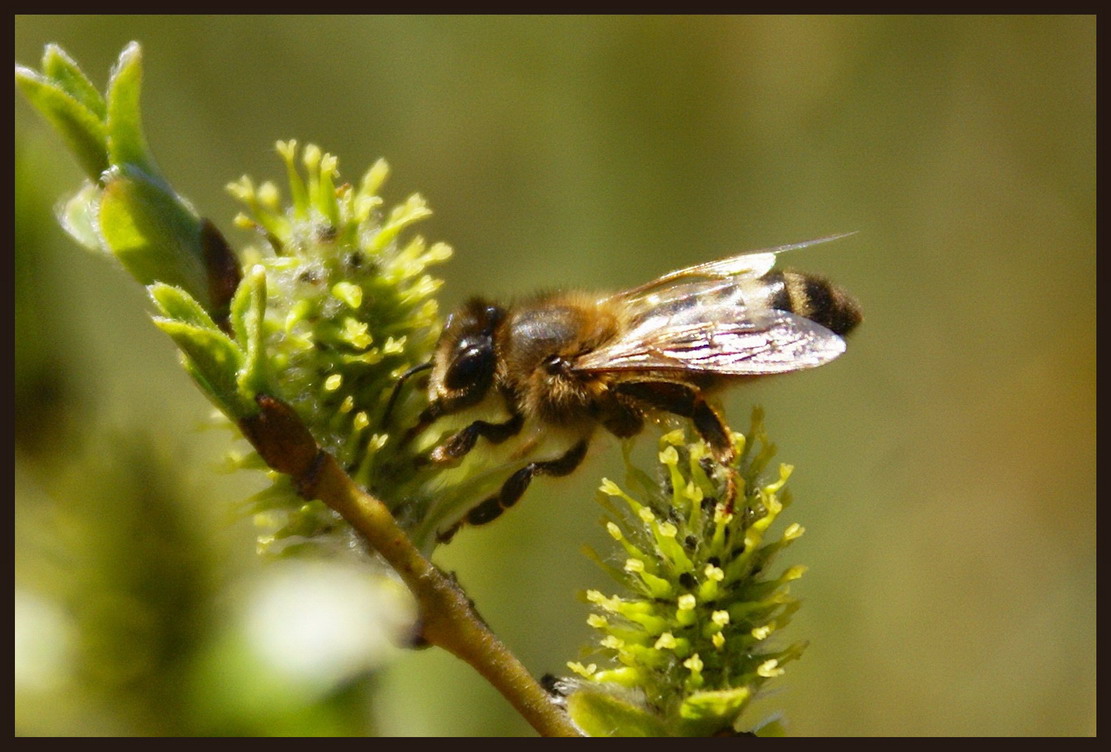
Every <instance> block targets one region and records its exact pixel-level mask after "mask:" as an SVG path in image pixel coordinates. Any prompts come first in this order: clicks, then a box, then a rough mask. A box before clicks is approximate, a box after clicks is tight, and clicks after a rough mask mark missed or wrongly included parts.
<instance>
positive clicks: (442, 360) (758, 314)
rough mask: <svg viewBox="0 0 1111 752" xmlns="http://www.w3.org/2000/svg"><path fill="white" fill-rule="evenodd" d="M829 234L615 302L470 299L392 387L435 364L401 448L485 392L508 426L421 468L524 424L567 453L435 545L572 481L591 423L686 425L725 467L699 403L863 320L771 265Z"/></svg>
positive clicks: (655, 283)
mask: <svg viewBox="0 0 1111 752" xmlns="http://www.w3.org/2000/svg"><path fill="white" fill-rule="evenodd" d="M838 237H843V236H841V235H837V236H831V237H827V238H821V239H818V240H812V241H808V242H804V243H795V244H791V245H784V246H779V247H776V248H769V249H765V250H761V251H755V252H752V253H746V254H742V255H738V256H732V257H729V258H724V259H721V260H718V261H712V262H709V263H704V264H698V265H695V266H690V267H687V268H685V269H680V270H678V271H673V272H670V273H668V274H665V275H663V276H662V277H659V278H657V279H655V280H652V281H651V282H648V283H646V284H643V285H640V286H639V287H634V288H632V289H629V290H625V291H623V292H618V293H614V294H608V295H607V294H603V295H597V294H589V293H583V292H557V293H548V294H542V295H538V296H535V297H533V298H530V299H526V300H523V301H521V302H519V303H516V304H514V305H508V306H506V305H500V304H497V303H494V302H491V301H487V300H484V299H481V298H474V299H472V300H470V301H468V302H467V303H466V304H465V305H463V306H462V307H461V308H460V309H459V310H457V311H455V312H454V313H452V314H451V316H450V317H449V318H448V320H447V323H446V325H445V327H444V329H443V332H442V333H441V335H440V338H439V341H438V343H437V345H436V349H435V352H434V355H433V358H432V360H431V362H429V363H425V364H422V365H421V366H417V367H416V368H414V369H411V370H410V372H409V373H407V374H406V375H405V376H404V377H403V378H402V380H401V381H399V382H398V387H400V386H401V383H402V381H404V379H405V378H407V377H408V376H410V375H412V374H413V373H414V372H416V371H419V370H426V369H431V375H430V377H429V380H428V397H429V405H428V407H427V408H426V409H425V410H424V411H423V412H422V413H421V414H420V417H419V418H418V421H417V424H416V425H415V426H413V427H412V428H411V429H409V431H408V433H407V434H405V437H404V439H403V440H404V441H409V440H411V439H412V438H413V437H414V436H415V435H417V434H419V433H421V432H422V431H424V430H425V429H426V428H428V427H429V426H430V425H432V424H433V423H435V422H436V421H437V420H439V419H440V418H442V417H444V416H448V415H453V414H456V413H460V412H462V411H465V410H468V409H469V408H472V407H474V406H476V405H478V404H479V403H480V402H483V401H484V400H487V399H489V398H490V397H491V395H494V397H495V400H496V401H500V402H501V403H502V404H503V405H504V414H506V415H508V418H507V419H505V420H501V421H498V422H494V421H487V420H475V421H473V422H471V423H469V424H468V425H466V426H465V427H464V428H462V429H461V430H458V431H456V432H454V433H452V434H451V435H450V436H448V437H447V438H446V440H444V441H442V443H440V444H439V445H438V446H436V447H435V448H434V449H432V451H431V453H430V454H429V456H428V459H429V460H431V461H432V462H436V463H451V462H453V461H456V460H459V459H461V458H462V457H463V456H464V455H466V454H467V453H468V452H470V451H471V450H472V449H473V448H474V447H475V445H476V444H477V442H478V441H479V440H483V441H486V442H490V443H492V444H500V443H502V442H504V441H506V440H507V439H509V438H511V437H514V436H517V435H518V434H521V433H522V429H524V428H525V426H527V425H531V426H532V433H533V434H534V435H535V434H539V433H545V432H561V433H563V434H564V435H566V436H568V437H569V440H568V441H567V442H566V444H565V445H569V448H567V449H565V450H562V449H561V453H559V454H556V455H554V456H551V457H550V458H547V459H541V460H537V461H531V462H528V463H527V464H526V465H524V466H523V467H522V468H521V469H519V470H517V471H516V472H514V473H513V474H512V475H510V476H509V477H508V479H507V480H506V481H505V482H504V483H503V484H502V485H501V488H500V490H499V491H498V492H497V493H495V494H494V495H492V496H490V497H489V498H487V499H485V500H484V501H482V502H480V503H479V504H477V506H474V507H473V508H471V509H470V511H469V512H467V513H466V514H465V516H464V517H463V519H462V520H461V521H460V522H459V523H457V524H456V525H455V526H453V527H452V528H450V529H449V530H447V531H446V532H442V533H441V534H440V539H441V540H442V541H443V540H447V539H449V538H450V537H451V536H452V535H453V534H454V532H455V530H456V529H457V528H458V527H459V526H460V525H461V524H463V523H469V524H472V525H478V524H483V523H486V522H489V521H490V520H493V519H494V518H495V517H497V516H499V515H500V514H501V513H502V512H503V511H505V510H506V509H508V508H509V507H511V506H513V505H514V504H515V503H516V502H517V501H518V500H519V499H520V498H521V495H522V494H523V493H524V492H525V490H526V488H528V486H529V483H530V482H531V481H532V479H533V478H534V477H536V476H537V475H551V476H563V475H567V474H569V473H571V472H572V471H573V470H575V468H576V467H578V465H579V464H580V463H581V462H582V461H583V458H584V457H585V455H586V450H587V446H588V444H589V442H590V439H591V437H592V435H593V434H594V432H595V430H596V428H597V427H598V426H599V425H600V426H602V427H603V428H605V429H606V430H607V431H609V432H610V433H612V434H614V435H615V436H618V437H621V438H626V437H630V436H634V435H636V434H637V433H639V432H640V431H641V430H642V428H643V427H644V424H645V421H646V420H647V419H649V418H651V417H653V416H655V415H657V414H659V413H672V414H674V415H678V416H681V417H684V418H688V419H690V421H691V423H692V424H693V426H694V428H695V429H696V430H697V432H698V433H699V434H700V435H701V437H702V438H703V439H704V440H705V442H706V444H707V446H708V447H709V449H710V451H711V453H712V455H713V457H714V459H715V460H717V461H718V462H720V463H722V464H728V463H729V462H730V461H731V460H732V459H733V443H732V439H731V437H730V434H729V431H728V429H727V428H726V425H725V422H724V421H723V419H722V417H721V415H720V414H719V412H718V410H717V409H716V408H715V407H713V406H712V405H711V404H710V403H708V402H707V400H706V396H707V394H709V393H710V392H712V391H713V390H715V389H717V388H719V387H722V386H728V385H730V384H733V383H736V382H739V381H742V380H744V379H748V378H751V377H755V376H765V375H770V374H778V373H789V372H791V371H799V370H802V369H806V368H814V367H817V366H820V365H823V364H825V363H828V362H829V361H831V360H833V359H834V358H836V357H837V356H838V355H840V354H841V353H843V352H844V351H845V340H844V339H843V337H844V335H846V334H848V333H849V332H850V331H851V330H852V329H853V328H854V327H856V326H857V324H859V323H860V320H861V313H860V308H859V306H858V305H857V303H856V301H855V300H853V298H851V297H850V296H849V295H848V294H847V293H846V292H844V291H843V290H842V289H840V288H839V287H836V286H834V285H833V284H832V283H830V282H829V281H827V280H825V279H823V278H822V277H818V276H815V275H812V274H807V273H802V272H793V271H779V270H776V269H774V268H773V267H774V266H775V260H776V255H777V254H779V253H782V252H783V251H788V250H793V249H798V248H803V247H806V246H810V245H814V244H815V243H820V242H825V241H828V240H833V239H835V238H838ZM397 391H398V390H397V389H395V390H394V394H393V398H396V396H397ZM392 402H393V399H391V403H390V406H392ZM386 412H387V414H388V412H389V407H387V411H386Z"/></svg>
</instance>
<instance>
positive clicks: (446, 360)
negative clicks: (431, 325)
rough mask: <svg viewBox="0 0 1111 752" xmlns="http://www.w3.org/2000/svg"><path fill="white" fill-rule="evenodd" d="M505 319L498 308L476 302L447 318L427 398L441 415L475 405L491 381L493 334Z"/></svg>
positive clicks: (503, 313)
mask: <svg viewBox="0 0 1111 752" xmlns="http://www.w3.org/2000/svg"><path fill="white" fill-rule="evenodd" d="M504 318H505V311H504V309H502V308H501V307H499V306H497V305H494V304H492V303H488V302H486V301H484V300H480V299H478V298H475V299H472V300H470V301H468V302H467V303H466V304H465V305H464V306H463V307H462V308H460V309H459V310H457V311H456V312H455V313H453V314H451V315H450V316H449V317H448V320H447V323H446V324H445V325H444V331H443V333H442V334H441V335H440V341H439V343H437V345H436V353H435V355H434V356H433V357H432V378H431V379H430V380H429V398H430V399H431V400H433V401H436V402H439V403H440V404H441V405H442V407H443V410H444V411H445V412H453V411H455V410H460V409H462V408H465V407H469V406H470V405H474V404H477V403H478V402H481V401H482V398H483V397H485V396H486V392H487V391H488V390H489V389H490V384H492V383H493V381H494V371H495V369H496V368H497V353H496V352H495V349H494V333H495V331H496V330H497V327H498V325H499V324H500V323H501V322H502V320H503V319H504Z"/></svg>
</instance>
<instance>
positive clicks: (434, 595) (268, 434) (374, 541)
mask: <svg viewBox="0 0 1111 752" xmlns="http://www.w3.org/2000/svg"><path fill="white" fill-rule="evenodd" d="M256 401H257V403H258V406H259V408H260V412H259V413H258V414H257V415H254V416H251V417H249V418H244V419H243V420H241V421H240V423H239V425H240V428H241V429H242V430H243V433H244V435H245V436H246V437H247V439H248V440H249V441H250V442H251V444H252V445H253V446H254V447H255V449H256V450H257V451H258V453H259V455H260V456H261V457H262V458H263V460H265V461H266V463H267V464H268V465H269V466H270V467H271V468H273V469H274V470H277V471H278V472H281V473H285V474H287V475H289V476H291V478H292V479H293V482H294V485H295V486H296V488H297V491H298V493H300V494H301V496H303V497H304V498H306V499H319V500H320V501H322V502H324V503H325V504H327V505H328V506H329V507H331V508H332V509H334V510H335V511H336V512H338V513H339V514H340V515H342V516H343V518H344V519H345V520H347V522H348V523H350V524H351V526H352V527H353V528H354V529H355V530H357V531H358V532H359V533H360V534H361V535H362V536H363V537H364V538H365V539H366V541H367V543H369V544H370V545H371V546H372V547H373V548H374V550H376V551H377V552H378V553H379V554H380V555H381V556H382V558H383V559H385V560H386V562H387V563H389V565H390V566H391V567H393V569H394V570H395V571H397V573H398V574H399V575H400V576H401V579H402V580H403V581H404V582H405V584H406V585H407V586H408V587H409V589H410V591H412V593H413V595H414V597H415V598H416V600H417V605H418V609H419V613H420V627H419V628H420V637H421V638H423V640H424V641H425V642H427V643H429V644H431V645H435V646H437V647H440V648H443V649H444V650H447V651H448V652H449V653H451V654H452V655H455V656H456V657H458V658H461V659H462V660H464V661H466V662H467V663H468V664H470V665H471V666H472V667H473V668H474V669H475V670H476V671H478V672H479V673H480V674H481V675H482V676H483V677H484V678H485V679H486V680H487V681H489V682H490V684H492V685H493V686H494V687H495V688H496V689H497V690H498V691H499V692H501V693H502V695H503V696H504V697H505V698H506V699H507V700H508V701H509V702H510V704H512V705H513V707H514V708H516V709H517V711H518V712H519V713H520V714H521V715H522V716H523V717H524V718H525V720H526V721H528V722H529V723H530V724H531V725H532V727H533V728H534V729H536V731H537V732H538V733H540V734H541V735H543V736H579V735H580V734H579V732H578V731H577V729H576V728H575V726H574V725H573V724H572V723H571V721H570V720H569V719H568V717H567V715H566V713H565V712H564V711H563V709H562V708H560V707H559V706H558V705H556V704H555V703H554V702H552V699H551V697H550V696H549V695H548V693H547V692H546V691H545V690H544V689H543V688H542V687H541V686H540V684H539V683H538V682H537V681H536V680H535V679H534V678H533V677H532V675H531V674H530V673H529V672H528V670H527V669H526V668H525V667H524V665H523V664H522V663H521V662H520V661H519V660H517V658H516V656H514V655H513V654H512V653H511V652H510V651H509V649H508V648H506V646H505V645H504V644H503V643H502V642H501V641H500V640H498V638H497V637H496V636H495V635H494V634H493V633H492V632H491V631H490V629H489V628H488V627H487V626H486V624H485V623H484V622H483V621H482V619H481V617H480V616H479V615H478V614H477V613H476V612H475V609H474V606H473V605H472V604H471V602H470V600H469V599H468V598H467V596H466V594H465V593H464V592H463V591H462V590H461V589H460V588H459V586H458V585H457V584H456V583H455V581H454V580H453V579H452V578H451V577H449V576H448V575H446V574H445V573H444V572H443V571H441V570H440V569H439V568H438V567H436V566H435V565H434V564H433V563H432V562H431V561H429V560H428V559H426V558H425V557H424V556H423V555H422V554H421V553H420V551H419V550H418V549H417V548H416V546H414V545H413V544H412V542H411V541H410V540H409V537H408V535H406V534H405V531H404V530H402V529H401V527H399V526H398V524H397V521H396V520H395V519H394V517H393V515H392V514H391V513H390V511H389V509H387V508H386V505H385V504H383V503H382V502H381V501H379V500H378V499H376V498H375V497H373V496H371V495H370V494H368V493H367V492H366V491H365V490H364V489H363V488H361V487H360V486H359V485H358V484H357V483H355V482H354V481H353V480H351V478H350V476H348V475H347V473H346V472H344V470H343V468H342V467H340V465H339V463H337V462H336V460H335V458H334V457H332V455H330V454H329V453H327V452H325V451H324V450H323V449H321V448H320V447H319V446H318V445H317V443H316V441H315V439H313V437H312V434H311V433H309V430H308V428H306V427H305V425H304V423H302V422H301V420H300V418H299V417H298V416H297V414H296V413H295V412H294V411H293V409H292V408H290V407H289V406H288V405H286V404H285V403H283V402H281V401H280V400H278V399H275V398H273V397H269V396H266V395H259V396H258V397H257V398H256Z"/></svg>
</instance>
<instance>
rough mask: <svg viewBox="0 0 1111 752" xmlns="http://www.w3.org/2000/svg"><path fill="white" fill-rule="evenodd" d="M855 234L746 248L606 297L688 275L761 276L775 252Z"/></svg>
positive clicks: (634, 294)
mask: <svg viewBox="0 0 1111 752" xmlns="http://www.w3.org/2000/svg"><path fill="white" fill-rule="evenodd" d="M853 234H855V233H851V232H846V233H841V234H839V235H827V236H826V237H824V238H816V239H814V240H805V241H803V242H801V243H788V244H787V245H778V246H775V247H774V248H765V249H763V250H759V251H749V252H748V253H742V254H739V255H737V256H730V257H728V258H723V259H718V260H716V261H707V262H705V263H702V264H695V265H694V266H688V267H686V268H684V269H677V270H675V271H673V272H668V273H667V274H665V275H663V276H662V277H657V278H656V279H654V280H652V281H651V282H646V283H645V284H643V285H640V286H639V287H634V288H632V289H630V290H624V291H622V292H619V293H617V294H615V295H612V296H610V299H613V298H628V299H633V298H638V297H641V296H645V295H648V294H650V293H651V292H652V291H653V290H658V289H660V288H663V287H665V286H668V285H671V284H674V283H675V282H677V281H678V282H680V283H683V282H685V281H689V280H690V279H692V278H698V277H703V278H706V279H727V278H734V279H737V278H752V279H755V278H757V277H762V276H764V275H765V274H767V273H768V272H770V271H771V270H772V267H773V266H775V257H776V255H777V254H780V253H783V252H784V251H793V250H797V249H799V248H806V247H808V246H812V245H817V244H818V243H826V242H829V241H831V240H838V239H840V238H844V237H848V236H849V235H853Z"/></svg>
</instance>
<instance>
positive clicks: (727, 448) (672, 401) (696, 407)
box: [615, 381, 737, 512]
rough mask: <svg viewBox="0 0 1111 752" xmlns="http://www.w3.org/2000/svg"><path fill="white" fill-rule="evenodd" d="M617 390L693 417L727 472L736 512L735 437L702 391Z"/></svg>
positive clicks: (632, 386)
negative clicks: (730, 433)
mask: <svg viewBox="0 0 1111 752" xmlns="http://www.w3.org/2000/svg"><path fill="white" fill-rule="evenodd" d="M615 388H616V390H617V391H618V392H619V393H620V394H624V395H628V396H629V397H632V398H634V399H637V400H640V401H641V402H644V403H647V404H649V405H651V406H652V407H654V408H656V409H657V410H663V411H664V412H669V413H673V414H674V415H679V416H681V417H683V418H690V421H691V423H692V424H693V425H694V428H695V430H696V431H698V435H699V436H701V437H702V440H703V441H705V442H706V445H707V446H708V447H709V448H710V452H712V453H713V455H714V459H715V460H716V461H717V462H718V464H720V465H721V466H722V467H723V468H724V469H725V498H724V499H723V501H724V502H725V507H726V510H727V511H729V512H732V511H733V500H734V498H735V497H736V495H737V482H736V477H735V474H736V471H734V470H733V467H732V465H733V457H734V450H733V438H732V437H731V436H730V435H729V429H728V428H727V427H726V425H725V421H724V420H722V418H721V416H720V415H718V413H717V411H716V410H714V408H712V407H711V406H710V403H708V402H707V401H706V399H705V398H704V397H703V396H702V390H700V389H698V388H697V387H695V386H692V385H690V384H685V383H682V382H678V381H626V382H622V383H620V384H618V385H617V386H616V387H615Z"/></svg>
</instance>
